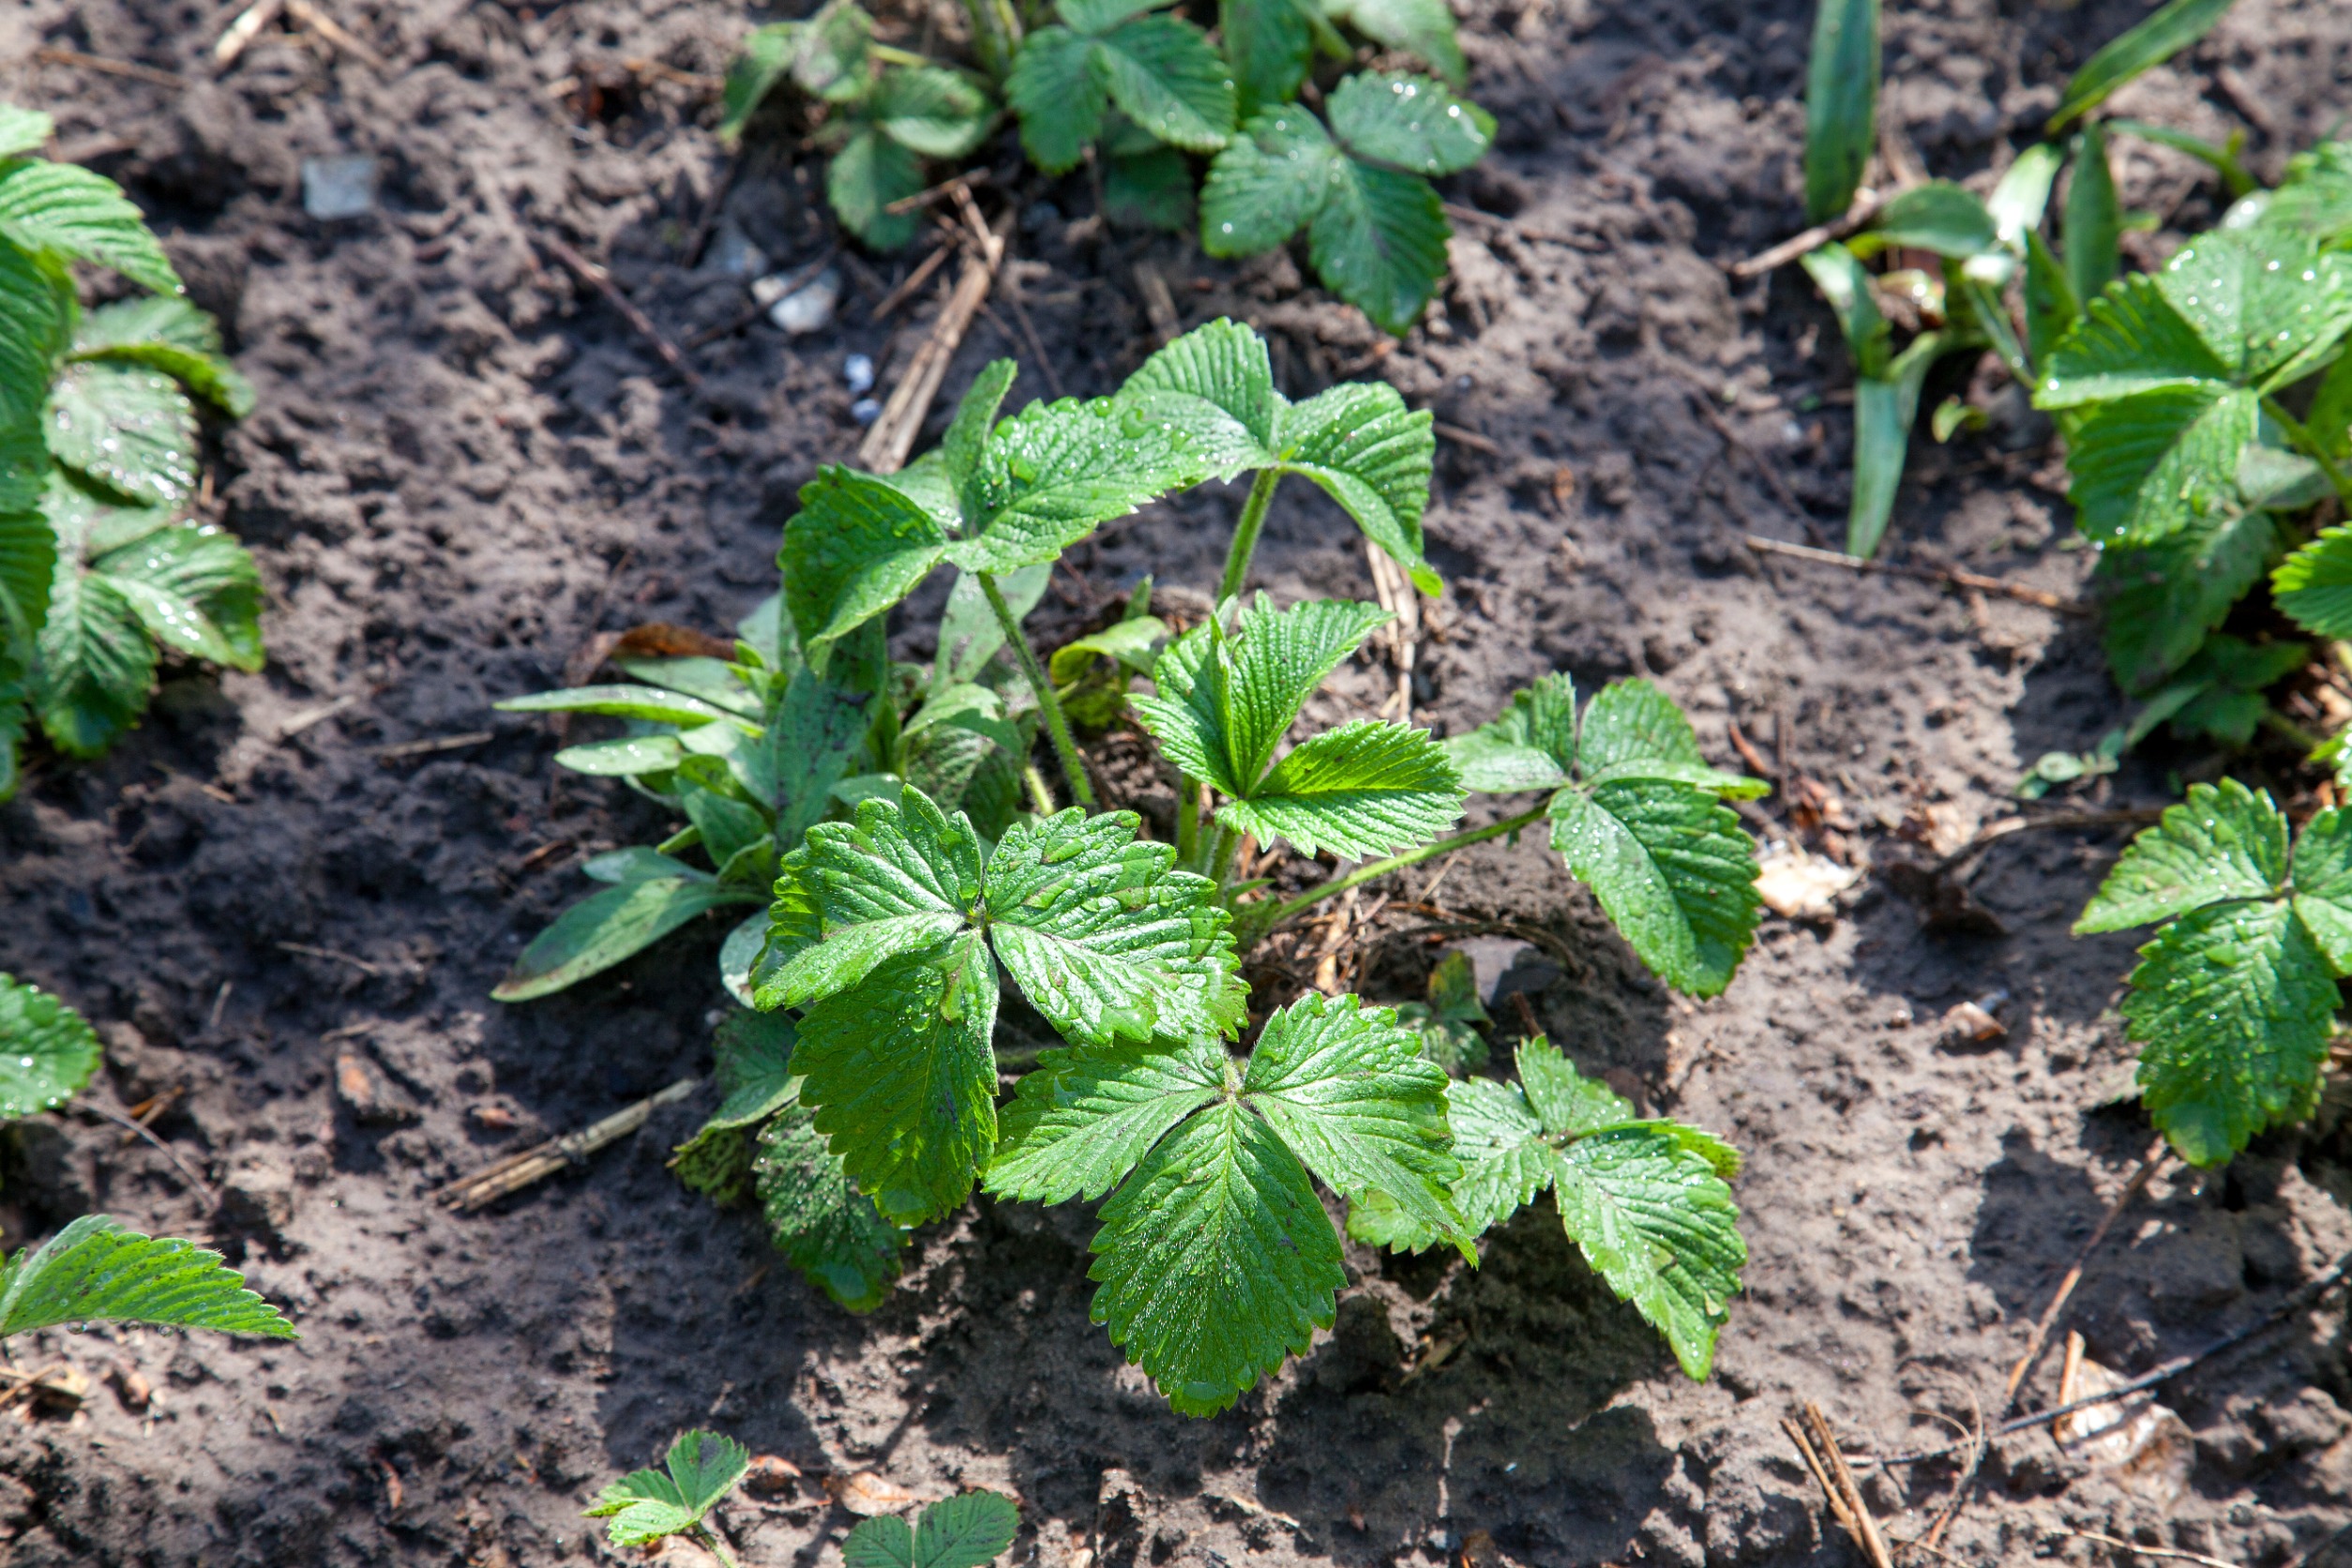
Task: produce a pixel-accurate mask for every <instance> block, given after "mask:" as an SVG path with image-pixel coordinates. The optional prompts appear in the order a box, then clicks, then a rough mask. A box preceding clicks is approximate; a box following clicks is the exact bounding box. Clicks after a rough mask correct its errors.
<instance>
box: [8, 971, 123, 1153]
mask: <svg viewBox="0 0 2352 1568" xmlns="http://www.w3.org/2000/svg"><path fill="white" fill-rule="evenodd" d="M99 1060H100V1056H99V1051H98V1034H97V1032H96V1031H94V1030H92V1029H91V1028H90V1025H89V1023H88V1021H87V1020H86V1019H84V1018H83V1017H82V1015H81V1014H79V1013H77V1012H75V1011H74V1010H73V1009H72V1008H70V1007H68V1006H67V1005H66V1004H65V1003H62V1002H60V1001H58V1000H57V999H56V998H55V997H53V996H52V995H50V994H49V993H48V992H47V991H45V990H42V989H41V988H39V987H38V986H32V985H27V984H25V983H24V982H23V981H22V980H17V979H14V978H12V977H11V976H9V975H7V974H0V1121H8V1122H14V1121H19V1120H21V1119H23V1118H24V1117H27V1116H31V1115H34V1114H36V1113H37V1112H39V1111H44V1110H54V1109H56V1108H58V1107H59V1106H61V1105H64V1104H65V1103H66V1102H67V1101H68V1100H69V1099H71V1098H73V1097H74V1096H75V1095H76V1094H79V1093H82V1086H83V1084H85V1083H88V1082H89V1081H90V1075H91V1074H93V1073H95V1072H97V1071H98V1062H99Z"/></svg>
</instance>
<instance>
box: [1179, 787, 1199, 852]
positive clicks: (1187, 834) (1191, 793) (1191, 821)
mask: <svg viewBox="0 0 2352 1568" xmlns="http://www.w3.org/2000/svg"><path fill="white" fill-rule="evenodd" d="M1199 850H1200V780H1199V779H1198V778H1195V777H1193V776H1191V775H1189V774H1187V775H1184V778H1183V782H1181V783H1180V784H1178V785H1177V787H1176V864H1177V865H1179V866H1190V865H1191V864H1192V858H1193V856H1194V855H1195V854H1197V853H1199Z"/></svg>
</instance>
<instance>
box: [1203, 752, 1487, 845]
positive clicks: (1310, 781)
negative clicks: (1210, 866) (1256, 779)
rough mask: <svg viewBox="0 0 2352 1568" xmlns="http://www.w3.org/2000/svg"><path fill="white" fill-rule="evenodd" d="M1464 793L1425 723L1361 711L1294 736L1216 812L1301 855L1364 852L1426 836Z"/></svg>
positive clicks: (1455, 809)
mask: <svg viewBox="0 0 2352 1568" xmlns="http://www.w3.org/2000/svg"><path fill="white" fill-rule="evenodd" d="M1463 795H1464V792H1463V789H1462V783H1461V777H1460V776H1459V775H1458V774H1456V773H1455V769H1454V764H1453V761H1451V760H1450V759H1449V758H1448V757H1447V755H1446V752H1445V748H1444V747H1443V746H1440V745H1439V744H1438V743H1437V741H1436V740H1435V739H1434V738H1433V737H1432V736H1431V735H1430V733H1429V731H1426V730H1413V729H1408V728H1407V727H1405V726H1404V725H1401V724H1389V723H1385V722H1382V721H1380V720H1378V719H1363V720H1359V721H1358V722H1356V723H1353V724H1346V725H1342V726H1341V727H1340V728H1338V729H1336V730H1327V731H1323V732H1322V733H1321V734H1319V735H1315V736H1313V737H1311V738H1309V739H1307V740H1305V741H1304V742H1302V743H1301V744H1300V745H1299V746H1298V747H1297V748H1296V749H1294V750H1293V751H1291V752H1290V754H1289V756H1287V757H1285V758H1283V759H1282V761H1279V762H1277V763H1275V764H1274V771H1273V772H1271V773H1269V774H1268V775H1267V776H1265V778H1264V780H1263V781H1262V782H1260V783H1259V785H1258V786H1257V787H1256V788H1255V789H1254V790H1252V791H1251V792H1250V794H1249V796H1248V798H1246V799H1244V800H1233V801H1228V802H1227V803H1226V804H1224V805H1223V806H1221V807H1218V808H1217V821H1218V822H1223V823H1224V824H1225V825H1227V826H1228V827H1233V828H1238V829H1240V830H1241V831H1243V832H1244V833H1250V834H1255V835H1256V836H1257V837H1258V840H1259V842H1260V843H1263V844H1270V843H1272V842H1273V841H1274V839H1275V838H1276V837H1282V838H1287V839H1289V841H1290V843H1291V845H1292V846H1293V847H1294V848H1295V849H1296V850H1297V851H1298V852H1299V853H1301V854H1304V855H1313V854H1316V853H1318V852H1321V851H1323V850H1330V851H1332V852H1334V853H1337V854H1341V855H1346V856H1348V857H1349V858H1351V859H1364V858H1367V857H1369V856H1372V855H1378V854H1390V853H1394V852H1398V851H1401V850H1406V849H1410V848H1411V847H1412V846H1413V845H1416V844H1425V843H1427V842H1428V841H1429V840H1431V839H1433V838H1435V837H1437V836H1438V835H1439V834H1440V833H1443V832H1444V831H1445V830H1446V829H1447V828H1448V827H1451V826H1452V825H1453V824H1454V823H1455V822H1458V821H1459V820H1460V819H1461V815H1462V800H1463Z"/></svg>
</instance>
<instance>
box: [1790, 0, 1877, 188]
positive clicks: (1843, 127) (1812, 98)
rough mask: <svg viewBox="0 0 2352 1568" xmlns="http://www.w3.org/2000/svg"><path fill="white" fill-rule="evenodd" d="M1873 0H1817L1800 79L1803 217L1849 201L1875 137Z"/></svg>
mask: <svg viewBox="0 0 2352 1568" xmlns="http://www.w3.org/2000/svg"><path fill="white" fill-rule="evenodd" d="M1878 72H1879V60H1878V0H1819V4H1818V5H1817V7H1816V8H1815V10H1814V13H1813V53H1812V58H1811V61H1810V62H1809V64H1808V66H1807V70H1806V77H1805V219H1806V221H1807V222H1811V223H1826V222H1828V221H1829V220H1830V219H1833V218H1837V217H1840V216H1842V215H1843V214H1844V213H1845V211H1846V209H1847V207H1848V206H1851V205H1852V204H1853V201H1854V192H1855V191H1856V190H1857V189H1859V188H1861V186H1862V170H1863V168H1864V167H1866V166H1867V165H1868V164H1869V162H1870V150H1871V148H1872V147H1874V146H1876V145H1877V140H1878Z"/></svg>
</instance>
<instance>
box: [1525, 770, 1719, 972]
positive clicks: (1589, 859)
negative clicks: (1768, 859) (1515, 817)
mask: <svg viewBox="0 0 2352 1568" xmlns="http://www.w3.org/2000/svg"><path fill="white" fill-rule="evenodd" d="M1551 817H1552V847H1553V848H1554V849H1555V850H1558V851H1559V852H1560V855H1561V856H1562V857H1563V858H1564V859H1565V860H1566V861H1567V862H1568V869H1569V870H1570V871H1571V872H1573V873H1574V874H1575V875H1576V878H1577V880H1578V881H1580V882H1584V883H1586V884H1587V885H1588V886H1590V887H1591V889H1592V892H1593V895H1594V896H1595V897H1598V898H1599V899H1600V901H1601V908H1602V909H1603V910H1605V911H1606V912H1607V913H1608V917H1609V919H1610V921H1611V922H1612V923H1614V924H1615V925H1616V927H1617V928H1618V929H1619V930H1620V931H1621V932H1622V933H1624V936H1625V940H1626V941H1627V942H1631V943H1632V944H1633V948H1634V951H1635V952H1636V954H1638V955H1640V957H1641V960H1642V962H1643V963H1645V964H1647V965H1649V966H1650V968H1651V971H1652V972H1655V973H1656V974H1657V975H1658V976H1659V977H1660V978H1662V979H1664V980H1665V981H1666V984H1668V985H1670V986H1672V987H1674V988H1676V989H1677V990H1681V991H1687V992H1690V993H1691V994H1692V995H1694V996H1714V995H1717V994H1718V993H1720V992H1721V991H1722V990H1723V988H1725V987H1726V986H1727V985H1729V984H1730V983H1731V974H1732V971H1733V970H1735V969H1736V968H1738V966H1739V962H1740V957H1741V954H1743V953H1744V952H1746V951H1747V947H1748V943H1749V942H1751V941H1753V940H1754V938H1755V935H1756V917H1757V910H1758V909H1759V907H1760V904H1761V900H1760V899H1759V898H1758V897H1756V850H1755V846H1754V845H1753V844H1751V843H1750V842H1749V840H1748V837H1747V835H1746V834H1744V833H1742V832H1741V829H1740V819H1739V817H1738V815H1737V814H1736V813H1734V812H1733V811H1732V810H1731V809H1730V808H1729V807H1726V806H1724V805H1722V804H1721V803H1720V802H1719V801H1718V800H1717V799H1716V798H1715V796H1714V795H1713V794H1712V793H1711V792H1707V791H1705V790H1701V789H1697V788H1695V787H1694V786H1691V785H1688V784H1681V783H1671V782H1665V781H1655V780H1649V779H1637V778H1636V779H1626V780H1623V781H1621V782H1615V783H1608V784H1603V785H1601V786H1600V787H1598V788H1597V789H1594V790H1593V791H1592V792H1591V793H1590V794H1586V793H1583V792H1578V791H1575V790H1564V791H1562V792H1560V794H1558V795H1556V796H1554V797H1553V800H1552V806H1551Z"/></svg>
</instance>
